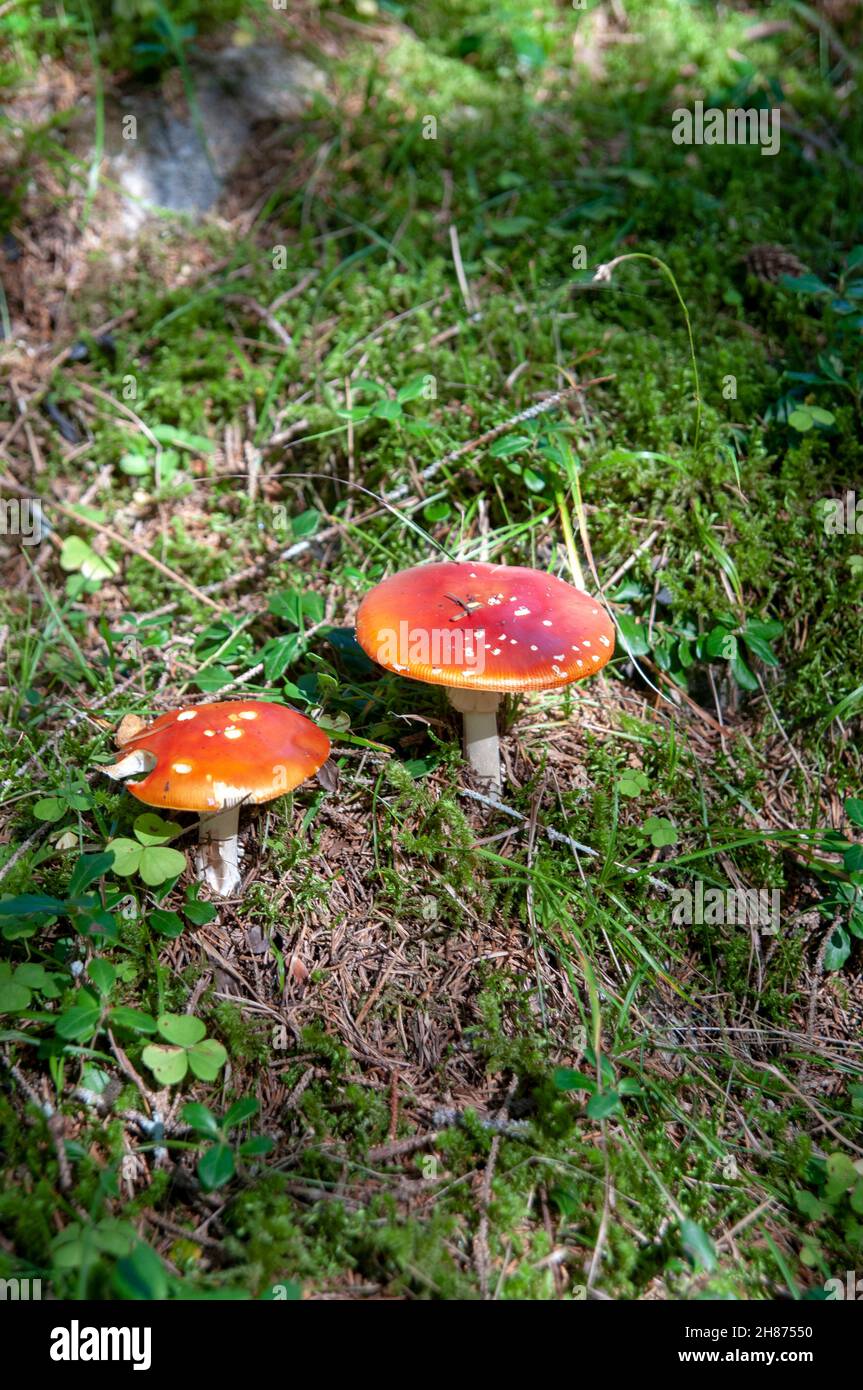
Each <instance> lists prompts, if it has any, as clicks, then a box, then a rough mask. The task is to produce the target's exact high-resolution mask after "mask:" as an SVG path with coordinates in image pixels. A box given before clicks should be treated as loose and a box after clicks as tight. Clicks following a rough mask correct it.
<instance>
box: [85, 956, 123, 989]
mask: <svg viewBox="0 0 863 1390" xmlns="http://www.w3.org/2000/svg"><path fill="white" fill-rule="evenodd" d="M87 974H88V975H89V976H90V979H91V980H92V981H93V984H94V985H95V986H96V988H97V990H98V991H99V993H100V994H102V995H105V994H110V993H111V988H112V986H113V984H114V981H115V980H116V978H117V971H116V969H115V968H114V966H113V965H112V964H111V962H110V961H107V960H102V959H101V958H100V957H97V958H96V959H95V960H91V961H90V964H89V965H88V966H87Z"/></svg>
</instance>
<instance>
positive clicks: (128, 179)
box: [106, 44, 324, 232]
mask: <svg viewBox="0 0 863 1390" xmlns="http://www.w3.org/2000/svg"><path fill="white" fill-rule="evenodd" d="M190 72H191V80H192V86H193V89H194V94H195V98H194V102H193V103H189V106H190V109H189V110H188V111H186V112H183V114H178V113H177V111H176V110H174V109H172V107H171V105H169V104H168V101H167V100H166V97H165V94H164V90H163V89H162V88H160V89H157V90H154V89H152V88H150V89H136V90H134V91H131V90H130V91H129V92H128V93H125V94H123V95H122V96H121V97H120V98H119V99H114V100H113V101H111V102H110V103H107V104H106V137H107V138H106V162H107V169H106V172H107V175H108V177H109V178H111V179H113V180H114V181H115V182H116V183H117V184H118V185H119V187H120V190H121V192H122V194H123V222H124V226H125V229H126V230H127V231H129V232H134V231H136V230H137V228H138V227H139V226H140V225H141V223H142V222H143V221H144V220H145V218H146V217H147V215H148V214H149V213H151V212H153V211H155V210H156V209H165V210H168V211H170V212H179V213H187V214H190V215H191V216H193V217H194V216H200V215H201V214H203V213H205V212H208V211H209V210H210V209H211V208H212V207H214V206H215V204H216V203H217V201H218V199H219V196H220V194H221V193H222V190H223V188H224V186H225V183H226V181H227V179H228V178H229V177H230V175H231V173H232V171H233V170H234V169H235V168H236V167H237V165H238V164H239V161H240V159H241V157H242V154H243V151H244V149H245V148H246V146H247V144H248V142H249V140H250V138H251V137H252V132H253V128H254V126H255V125H256V124H257V123H258V122H260V121H266V120H291V119H296V118H297V117H300V116H302V115H303V113H304V112H305V111H306V110H307V109H308V107H309V105H310V103H311V100H312V97H313V96H314V94H315V93H319V92H322V91H323V89H324V76H323V74H322V73H321V72H320V70H319V69H318V68H316V67H315V66H314V64H312V63H310V62H309V61H308V60H307V59H305V58H302V57H300V56H299V55H298V54H292V53H285V52H283V51H281V50H280V49H278V48H273V47H271V46H269V45H265V44H253V45H250V46H249V47H246V48H242V47H229V48H222V49H219V50H217V51H215V52H209V53H202V54H201V55H200V56H198V57H196V58H195V59H194V60H193V62H192V63H191V64H190ZM180 104H181V105H182V106H184V107H185V106H186V105H187V103H185V102H182V103H180ZM129 117H134V122H130V121H129V119H128V118H129ZM130 130H131V131H133V132H134V138H129V132H130Z"/></svg>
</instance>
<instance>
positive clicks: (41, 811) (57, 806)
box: [33, 796, 66, 821]
mask: <svg viewBox="0 0 863 1390" xmlns="http://www.w3.org/2000/svg"><path fill="white" fill-rule="evenodd" d="M65 814H66V802H65V801H61V800H60V798H59V797H58V796H43V797H42V799H41V800H40V801H37V802H36V805H35V806H34V807H33V815H34V816H35V817H36V819H37V820H45V821H58V820H60V819H61V817H62V816H64V815H65Z"/></svg>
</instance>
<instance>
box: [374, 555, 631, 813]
mask: <svg viewBox="0 0 863 1390" xmlns="http://www.w3.org/2000/svg"><path fill="white" fill-rule="evenodd" d="M356 630H357V641H358V642H359V644H360V646H361V647H362V648H363V651H364V652H365V653H366V655H367V656H369V657H371V659H372V660H373V661H376V662H378V664H379V665H381V666H384V667H385V668H386V669H387V670H388V671H395V672H398V673H399V674H400V675H405V676H411V677H412V678H413V679H414V680H419V681H427V682H428V683H429V684H431V685H443V686H445V687H446V691H447V695H448V697H449V700H450V702H451V703H452V704H453V705H454V706H455V708H456V709H457V710H459V711H460V712H461V713H462V714H463V715H464V749H465V756H466V757H467V759H468V762H469V763H470V765H471V767H472V768H473V770H474V772H475V773H476V775H477V777H478V778H479V779H480V780H481V781H483V782H484V783H485V784H486V786H487V788H488V789H489V790H491V791H494V792H498V791H499V790H500V784H501V781H500V749H499V745H498V735H497V707H498V704H499V702H500V697H501V694H503V693H505V692H509V691H526V690H553V689H555V688H556V687H558V686H562V685H569V684H570V682H572V681H578V680H583V679H584V678H585V677H586V676H592V675H594V674H595V673H596V672H597V671H599V670H601V669H602V667H603V666H604V665H605V663H606V662H607V661H608V660H609V658H610V657H611V656H612V654H613V652H614V624H613V623H612V621H611V618H610V617H609V615H608V613H607V612H606V611H605V609H604V608H603V607H601V605H600V604H599V603H598V602H597V601H596V599H592V598H590V597H589V595H588V594H584V593H582V592H581V590H580V589H574V588H573V587H572V585H571V584H566V583H565V582H564V581H563V580H562V579H558V578H556V577H555V575H553V574H547V573H545V572H544V571H542V570H532V569H526V568H523V567H522V566H519V565H489V564H483V563H479V562H477V563H474V564H470V563H468V562H467V561H444V562H443V563H436V564H431V565H416V566H414V568H412V569H407V570H402V571H401V573H399V574H394V575H391V576H390V578H389V579H384V580H382V582H381V583H380V584H378V585H377V586H376V587H375V588H374V589H371V590H370V591H369V593H367V594H366V595H365V597H364V598H363V600H362V602H361V603H360V606H359V610H358V612H357V622H356Z"/></svg>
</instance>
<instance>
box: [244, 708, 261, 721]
mask: <svg viewBox="0 0 863 1390" xmlns="http://www.w3.org/2000/svg"><path fill="white" fill-rule="evenodd" d="M257 717H258V711H257V710H256V709H241V710H240V718H241V719H257Z"/></svg>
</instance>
